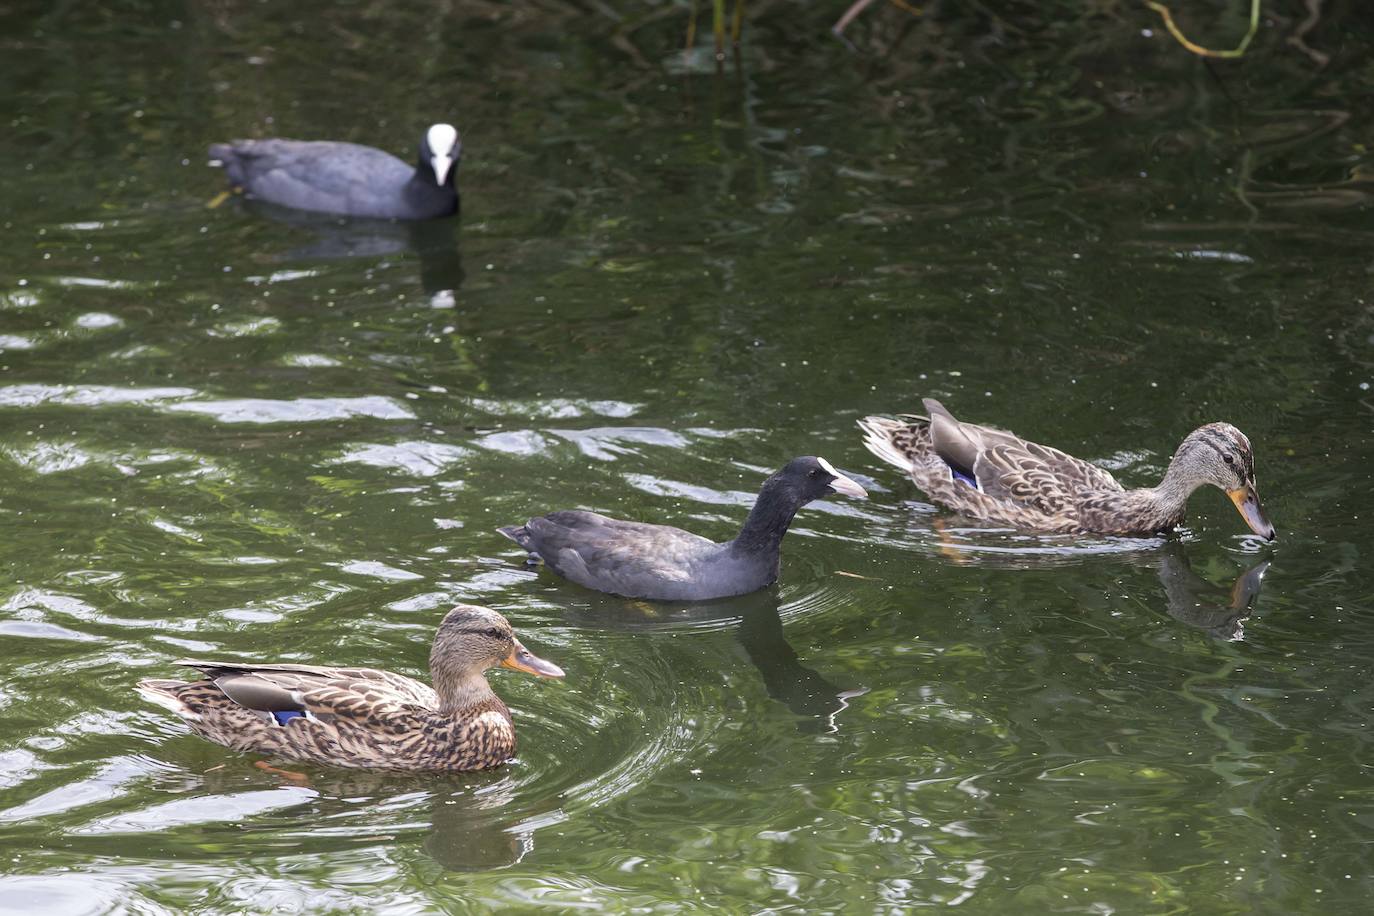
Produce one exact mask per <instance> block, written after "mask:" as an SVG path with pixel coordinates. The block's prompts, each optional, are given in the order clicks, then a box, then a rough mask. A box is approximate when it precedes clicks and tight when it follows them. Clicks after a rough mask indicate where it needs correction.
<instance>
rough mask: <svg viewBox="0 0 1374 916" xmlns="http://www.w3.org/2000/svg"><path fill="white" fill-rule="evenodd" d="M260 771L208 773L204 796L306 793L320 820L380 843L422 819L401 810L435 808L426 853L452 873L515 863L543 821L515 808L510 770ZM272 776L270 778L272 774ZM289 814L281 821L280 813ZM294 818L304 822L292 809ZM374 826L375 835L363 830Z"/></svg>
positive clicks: (239, 768) (230, 768)
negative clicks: (266, 783)
mask: <svg viewBox="0 0 1374 916" xmlns="http://www.w3.org/2000/svg"><path fill="white" fill-rule="evenodd" d="M260 764H261V761H255V763H254V764H253V769H255V770H257V771H259V772H256V773H254V772H251V771H249V770H247V767H246V765H244V764H240V763H237V762H236V763H231V764H228V765H225V766H222V767H217V768H214V769H212V770H209V771H206V772H205V773H203V774H202V775H201V777H200V783H201V787H202V788H203V789H204V791H206V792H208V793H211V794H214V795H223V796H226V797H232V796H234V795H236V794H238V793H241V792H244V791H245V790H250V791H251V790H253V789H257V788H261V783H262V780H263V779H270V780H271V781H272V782H273V783H274V784H276V785H281V784H282V783H285V784H286V785H287V786H290V787H294V788H299V789H301V790H302V792H301V794H302V798H303V799H304V800H305V801H306V802H307V803H308V804H309V805H310V813H309V814H308V815H307V816H308V817H309V818H311V819H312V820H313V821H316V822H320V821H325V820H326V819H327V820H329V821H330V822H332V823H335V824H340V823H352V824H354V825H358V826H355V827H354V828H350V830H349V833H348V835H350V836H355V837H358V838H359V839H360V841H362V842H366V843H373V842H375V841H376V836H377V833H387V834H391V833H394V832H395V830H396V829H397V824H398V822H406V823H408V824H413V823H414V822H415V821H416V820H418V819H419V818H415V817H407V816H406V815H404V814H401V813H400V812H401V811H403V810H408V809H410V808H419V807H421V806H423V805H424V804H425V803H426V801H427V802H428V806H429V819H430V824H431V826H430V830H429V832H428V833H427V834H426V836H425V839H424V843H423V846H424V850H425V852H426V853H427V854H428V856H429V857H430V858H432V859H433V860H434V861H435V862H437V863H438V864H439V865H440V866H442V867H443V868H445V869H448V870H450V871H486V870H489V869H493V868H505V867H507V866H510V865H515V864H516V863H518V862H519V861H520V860H521V859H523V858H524V857H525V856H526V855H528V854H529V852H530V851H531V850H532V849H533V848H534V827H533V826H532V824H533V823H534V822H535V821H536V820H537V816H534V817H532V816H531V812H530V811H528V810H523V811H519V812H518V813H517V812H516V811H515V810H514V809H512V808H511V805H512V803H513V802H515V801H516V798H517V794H518V793H517V786H518V783H517V780H516V778H515V777H514V776H513V775H512V774H511V773H510V772H508V771H506V770H492V771H486V772H473V773H462V774H403V773H384V772H371V771H359V770H330V769H324V768H318V767H312V766H308V765H299V764H294V763H292V764H287V765H286V766H290V767H292V769H289V770H287V769H278V768H277V767H274V766H271V765H265V766H264V765H260ZM264 773H266V774H268V775H266V776H264V775H263V774H264ZM278 816H281V815H278ZM289 816H290V817H293V818H297V817H299V816H300V814H299V809H292V813H290V815H289ZM368 824H372V825H375V826H376V830H375V831H369V830H365V829H361V827H362V826H364V825H368Z"/></svg>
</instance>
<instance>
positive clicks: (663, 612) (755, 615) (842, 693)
mask: <svg viewBox="0 0 1374 916" xmlns="http://www.w3.org/2000/svg"><path fill="white" fill-rule="evenodd" d="M825 600H826V596H825V591H824V590H821V591H819V592H817V593H815V594H812V595H808V596H805V597H804V598H803V599H802V600H801V601H800V602H799V603H800V604H802V605H810V606H811V608H812V609H813V610H814V609H817V604H818V602H824V601H825ZM782 610H783V602H782V599H781V598H780V596H779V593H778V588H777V586H772V587H769V588H766V589H763V590H761V591H758V592H754V593H752V594H748V595H741V596H739V597H736V598H726V599H721V600H716V601H700V602H690V603H677V602H646V601H627V600H624V599H617V598H614V597H611V596H597V598H596V599H594V601H593V602H591V603H590V604H589V605H588V606H587V607H582V608H570V609H569V611H568V618H569V620H570V621H573V622H576V623H577V624H578V625H579V626H582V627H596V626H606V627H614V628H616V629H622V630H625V631H627V632H631V633H639V634H644V635H648V634H652V633H654V632H657V631H663V630H669V631H672V630H681V631H685V632H691V631H699V630H706V631H712V632H720V631H722V630H728V631H729V632H731V633H732V634H733V635H734V637H735V639H736V641H737V642H738V644H739V646H740V647H741V648H743V649H744V652H745V655H746V657H747V658H748V659H749V661H750V663H752V664H753V665H754V667H755V668H756V669H757V670H758V674H759V677H760V679H761V680H762V683H763V686H764V689H765V690H766V691H767V693H768V696H770V697H772V698H773V699H774V700H777V701H778V702H779V703H781V704H783V705H784V706H786V707H787V708H788V709H789V710H791V711H792V713H793V714H794V715H796V716H799V717H801V718H802V719H803V720H805V721H803V722H800V723H798V728H799V729H801V730H802V731H803V732H817V731H826V732H834V731H836V730H838V729H839V728H840V722H839V721H838V719H837V716H838V715H839V714H840V713H841V712H843V711H844V710H845V709H846V708H848V706H849V701H850V700H852V699H853V698H854V697H857V696H862V695H863V693H864V692H865V691H864V689H863V688H862V687H838V686H836V685H835V684H833V683H831V681H830V680H828V679H827V678H826V677H825V676H823V675H822V674H820V673H819V672H817V671H816V670H814V669H813V668H811V667H809V666H807V665H805V664H803V663H802V661H801V659H800V658H798V656H797V652H796V650H795V649H793V648H792V646H791V645H790V644H789V643H788V641H787V636H786V633H785V632H784V630H783V619H782V613H781V612H782Z"/></svg>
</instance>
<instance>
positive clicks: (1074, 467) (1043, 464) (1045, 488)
mask: <svg viewBox="0 0 1374 916" xmlns="http://www.w3.org/2000/svg"><path fill="white" fill-rule="evenodd" d="M974 473H975V475H976V477H977V480H978V485H979V487H980V488H981V489H982V491H983V492H984V493H986V494H987V495H988V496H991V497H993V498H995V499H1002V500H1007V501H1010V502H1014V503H1020V504H1022V505H1025V506H1028V507H1031V508H1034V509H1036V510H1038V511H1040V512H1044V513H1048V514H1056V513H1060V512H1064V511H1066V510H1067V509H1068V508H1069V507H1071V506H1072V505H1074V504H1075V503H1076V501H1077V498H1078V497H1079V496H1080V495H1081V494H1083V493H1085V492H1088V491H1100V490H1112V491H1119V490H1121V484H1119V483H1117V481H1116V478H1114V477H1112V475H1111V474H1109V473H1107V472H1106V471H1104V470H1102V469H1101V468H1099V467H1097V466H1096V465H1093V464H1089V463H1088V462H1086V461H1083V460H1081V459H1079V458H1074V457H1073V456H1071V455H1066V454H1064V453H1063V452H1061V451H1059V450H1058V449H1053V448H1048V447H1046V446H1043V445H1037V444H1036V443H1034V442H1026V441H1024V440H1016V441H1014V442H1012V443H1008V444H1001V445H994V446H992V447H991V448H987V449H984V450H983V451H982V452H980V453H979V455H978V458H977V461H976V462H975V464H974Z"/></svg>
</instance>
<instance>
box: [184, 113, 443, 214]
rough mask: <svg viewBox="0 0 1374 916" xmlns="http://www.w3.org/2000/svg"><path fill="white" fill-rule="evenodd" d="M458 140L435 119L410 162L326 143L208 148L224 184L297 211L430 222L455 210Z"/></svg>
mask: <svg viewBox="0 0 1374 916" xmlns="http://www.w3.org/2000/svg"><path fill="white" fill-rule="evenodd" d="M462 154H463V142H462V140H461V139H460V137H459V136H458V130H457V128H455V127H454V126H453V125H452V124H434V125H431V126H430V128H429V129H428V130H426V131H425V133H424V136H422V137H421V138H420V153H419V160H418V161H417V163H416V164H415V165H414V166H409V165H407V164H406V163H405V162H403V161H402V160H400V159H398V158H396V157H395V156H393V155H391V154H390V153H387V152H383V151H382V150H379V149H374V148H373V147H370V146H361V145H359V144H357V143H342V142H337V141H332V140H276V139H272V140H232V141H230V142H228V143H215V144H212V145H211V147H210V164H211V165H222V166H223V167H224V170H225V172H226V173H227V174H228V176H229V183H230V185H232V186H233V187H235V188H237V189H241V190H242V191H243V192H244V193H245V194H247V195H248V196H249V197H253V198H256V199H258V200H265V201H270V202H271V203H274V204H278V205H280V206H283V207H294V208H295V209H297V210H313V211H315V212H317V213H336V214H339V215H340V216H361V217H371V218H373V219H435V218H437V217H441V216H452V215H453V214H454V213H457V212H458V189H457V187H456V180H457V175H458V160H459V159H460V158H461V157H462Z"/></svg>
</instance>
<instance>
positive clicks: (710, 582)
mask: <svg viewBox="0 0 1374 916" xmlns="http://www.w3.org/2000/svg"><path fill="white" fill-rule="evenodd" d="M835 493H841V494H844V495H845V496H852V497H855V498H857V499H863V498H864V497H866V496H867V495H868V494H867V493H866V492H865V491H864V488H863V487H861V486H859V485H858V484H857V483H855V482H854V481H853V480H850V479H849V478H848V477H846V476H844V475H843V474H841V473H840V472H839V471H837V470H835V468H834V467H833V466H832V465H831V464H830V462H828V461H826V460H825V459H824V458H816V457H803V458H794V459H793V460H792V461H789V462H788V463H787V465H786V466H784V467H783V468H782V469H781V470H779V471H778V472H777V473H775V474H773V475H772V476H771V477H769V478H768V479H767V480H765V481H764V482H763V487H762V488H761V489H760V490H759V495H758V499H757V500H755V502H754V508H753V509H751V510H750V511H749V516H748V517H747V518H746V519H745V520H744V525H743V526H742V527H741V528H740V531H739V534H737V535H736V536H735V537H734V538H733V539H731V540H729V541H725V542H723V543H717V542H715V541H712V540H708V539H707V538H704V537H701V536H700V535H696V534H692V533H691V532H688V531H683V530H682V529H681V528H674V527H672V526H670V525H653V524H649V523H647V522H632V521H624V520H621V519H616V518H608V517H607V516H605V515H599V514H597V513H595V512H585V511H581V510H570V511H564V512H552V513H550V514H548V515H541V516H538V517H536V518H532V519H530V520H529V521H527V522H525V524H523V525H518V526H517V525H511V526H507V527H504V528H498V529H497V531H499V532H500V533H501V534H503V535H505V536H506V537H508V538H510V539H511V540H512V541H514V542H515V543H517V544H519V545H520V546H521V547H523V548H525V550H526V551H528V553H529V557H530V560H531V561H533V562H541V561H542V562H543V563H544V564H545V565H546V566H548V567H549V568H550V569H552V570H553V571H554V572H555V573H557V574H558V575H560V576H562V577H563V578H565V579H568V580H570V581H572V582H575V583H577V584H578V585H582V586H585V587H587V588H590V589H595V590H596V591H599V592H609V593H610V594H613V595H620V596H621V597H625V598H639V599H644V600H649V601H709V600H712V599H715V598H728V597H731V596H733V595H743V594H746V593H748V592H753V591H758V590H759V589H761V588H766V587H767V586H769V585H772V584H773V583H774V582H775V581H777V578H778V573H779V572H780V569H781V565H782V554H781V548H782V538H783V535H785V534H786V533H787V529H788V526H790V525H791V524H792V519H793V518H794V517H796V514H797V512H798V510H800V509H801V507H802V506H805V505H806V504H807V503H809V502H811V501H813V500H816V499H820V498H821V497H823V496H829V495H831V494H835Z"/></svg>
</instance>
